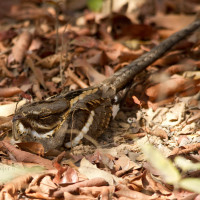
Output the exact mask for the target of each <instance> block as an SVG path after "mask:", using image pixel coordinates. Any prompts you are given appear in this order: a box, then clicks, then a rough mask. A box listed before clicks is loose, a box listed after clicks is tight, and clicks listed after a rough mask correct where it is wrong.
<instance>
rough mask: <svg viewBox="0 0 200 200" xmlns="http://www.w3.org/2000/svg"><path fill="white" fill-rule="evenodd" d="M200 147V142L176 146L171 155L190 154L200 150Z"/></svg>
mask: <svg viewBox="0 0 200 200" xmlns="http://www.w3.org/2000/svg"><path fill="white" fill-rule="evenodd" d="M199 149H200V143H193V144H188V145H185V146H182V147H177V148H174V149H173V151H172V152H171V154H170V156H174V155H181V154H188V153H191V152H193V151H199Z"/></svg>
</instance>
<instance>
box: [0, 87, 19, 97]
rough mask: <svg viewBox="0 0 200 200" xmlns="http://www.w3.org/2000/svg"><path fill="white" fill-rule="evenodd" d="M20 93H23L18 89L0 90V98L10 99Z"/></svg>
mask: <svg viewBox="0 0 200 200" xmlns="http://www.w3.org/2000/svg"><path fill="white" fill-rule="evenodd" d="M22 92H23V91H22V90H21V89H20V88H18V87H10V88H0V97H12V96H14V95H16V94H20V93H22Z"/></svg>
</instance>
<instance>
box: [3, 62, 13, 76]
mask: <svg viewBox="0 0 200 200" xmlns="http://www.w3.org/2000/svg"><path fill="white" fill-rule="evenodd" d="M0 68H1V69H2V71H3V73H4V74H5V75H6V76H7V77H9V78H14V74H13V73H12V72H11V71H9V70H8V68H7V67H6V63H5V60H4V59H0Z"/></svg>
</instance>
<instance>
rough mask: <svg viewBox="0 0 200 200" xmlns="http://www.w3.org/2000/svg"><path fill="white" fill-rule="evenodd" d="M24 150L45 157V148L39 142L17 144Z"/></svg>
mask: <svg viewBox="0 0 200 200" xmlns="http://www.w3.org/2000/svg"><path fill="white" fill-rule="evenodd" d="M17 145H18V146H19V147H20V148H21V149H22V150H25V151H29V152H31V153H34V154H37V155H39V156H44V147H43V146H42V145H41V144H40V143H37V142H20V143H18V144H17Z"/></svg>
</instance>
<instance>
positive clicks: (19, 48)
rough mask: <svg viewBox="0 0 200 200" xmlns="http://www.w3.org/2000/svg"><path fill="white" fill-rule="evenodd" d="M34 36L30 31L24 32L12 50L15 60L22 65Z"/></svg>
mask: <svg viewBox="0 0 200 200" xmlns="http://www.w3.org/2000/svg"><path fill="white" fill-rule="evenodd" d="M31 40H32V35H31V33H30V32H28V31H24V32H22V33H21V35H20V36H19V38H18V40H17V41H16V43H15V45H14V47H13V48H12V54H13V57H14V60H15V61H17V62H18V63H21V62H22V61H23V59H24V57H25V55H26V52H27V50H28V48H29V46H30V44H31Z"/></svg>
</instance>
